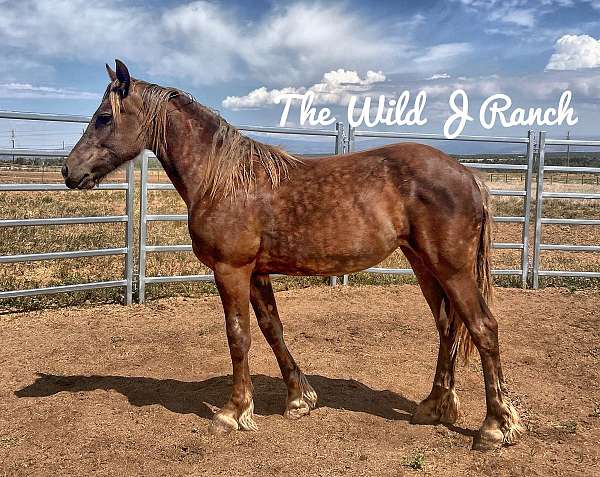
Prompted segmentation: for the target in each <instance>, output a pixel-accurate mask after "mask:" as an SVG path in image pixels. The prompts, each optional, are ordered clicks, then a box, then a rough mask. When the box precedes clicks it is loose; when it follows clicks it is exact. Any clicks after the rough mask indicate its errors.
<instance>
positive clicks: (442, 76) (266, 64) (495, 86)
mask: <svg viewBox="0 0 600 477" xmlns="http://www.w3.org/2000/svg"><path fill="white" fill-rule="evenodd" d="M0 10H1V11H2V15H1V16H0V58H1V59H0V109H5V110H18V111H40V112H56V113H77V114H91V113H92V112H93V111H94V110H95V108H96V106H97V104H98V101H99V97H100V96H101V94H102V92H103V91H104V88H105V86H106V83H107V77H106V73H105V71H104V63H105V62H112V61H113V59H114V58H117V57H118V58H120V59H122V60H124V61H125V62H126V63H127V65H128V66H129V69H130V71H131V73H132V74H133V75H134V76H136V77H139V78H143V79H146V80H149V81H152V82H157V83H159V84H165V85H172V86H177V87H179V88H181V89H184V90H187V91H189V92H191V93H192V94H193V95H194V96H195V97H196V99H197V100H198V101H200V102H202V103H204V104H206V105H208V106H211V107H213V108H215V109H218V110H219V111H220V112H221V114H222V115H223V116H225V117H226V118H227V119H228V120H229V121H230V122H232V123H234V124H257V125H276V124H277V123H278V122H279V118H280V115H281V110H282V107H281V105H276V104H273V97H274V96H275V95H276V93H277V91H280V90H281V89H284V88H289V90H292V91H300V92H302V91H306V90H308V89H310V90H313V91H317V92H319V94H320V99H319V104H320V105H322V106H328V107H330V108H332V109H333V110H334V112H335V113H336V115H337V116H338V117H340V118H341V119H345V118H344V116H345V105H346V103H347V98H348V96H349V95H350V94H358V95H366V94H368V95H372V96H378V95H379V94H385V95H387V96H389V97H394V96H397V95H398V94H399V93H400V92H402V91H403V90H405V89H408V90H410V91H411V92H416V91H418V90H420V89H425V90H426V91H427V92H428V104H427V108H426V113H425V115H426V116H427V117H428V118H429V122H428V124H427V125H426V126H423V127H420V128H418V131H419V132H436V133H441V130H442V123H443V121H444V120H445V118H446V117H447V116H448V115H449V114H450V111H449V108H448V104H447V101H448V97H449V94H450V93H451V91H452V90H454V89H456V88H463V89H465V90H466V91H467V93H468V94H469V98H470V99H471V101H472V103H473V111H476V108H477V106H478V104H479V102H481V100H482V99H483V98H485V97H487V96H488V95H490V94H493V93H506V94H508V95H510V96H511V97H512V99H513V101H514V102H515V103H516V104H517V105H521V106H525V107H530V106H542V107H547V106H551V105H554V104H556V103H557V101H558V97H559V96H560V93H561V92H562V91H563V90H564V89H567V88H569V89H571V90H572V91H573V96H574V107H575V110H576V112H577V114H578V116H579V118H580V120H579V124H578V125H576V126H574V127H573V128H571V129H572V131H573V133H574V134H575V135H577V136H580V137H597V136H600V131H598V124H599V123H600V121H599V119H600V110H599V104H600V102H599V100H598V99H599V98H600V40H599V39H600V0H535V1H523V0H508V1H497V0H450V1H444V2H441V1H434V0H425V1H418V2H410V1H383V0H379V1H370V2H367V1H345V2H335V1H327V2H325V1H320V2H319V1H316V2H315V1H298V2H281V1H280V2H278V1H268V0H259V1H250V0H238V1H228V2H217V1H212V2H208V1H196V2H188V1H167V2H161V1H157V0H150V1H134V2H126V1H122V0H103V1H102V0H100V1H95V2H89V1H86V0H70V1H67V0H18V1H17V0H0ZM369 71H371V72H372V73H371V77H370V78H371V80H369V79H367V78H368V74H369V73H368V72H369ZM274 90H275V91H274ZM253 92H254V93H253ZM227 98H229V99H227ZM296 123H297V115H294V114H292V115H290V125H295V124H296ZM52 127H55V126H52ZM52 127H51V125H39V124H32V123H28V124H24V123H18V124H17V123H15V124H13V123H12V122H9V121H2V122H0V144H1V146H0V147H6V146H7V145H8V141H9V139H10V138H9V130H10V129H11V128H15V130H16V135H17V145H20V146H28V145H44V146H52V145H53V144H56V145H57V146H58V145H60V144H61V142H62V140H66V142H67V143H70V142H73V141H74V140H75V138H76V134H77V133H78V132H79V131H80V129H81V128H80V127H79V126H77V127H75V126H74V127H65V126H61V127H60V128H59V129H52ZM409 129H410V128H404V131H408V130H409ZM525 129H527V128H522V127H514V128H510V129H500V128H496V129H494V130H493V131H491V132H490V131H484V130H482V129H481V127H480V126H479V125H478V124H477V123H473V124H470V125H469V126H468V127H467V129H466V130H465V132H466V133H470V134H482V133H484V134H486V133H487V134H490V133H494V134H502V135H519V134H523V132H524V130H525ZM545 129H549V130H551V131H553V132H554V133H555V134H556V135H558V134H564V133H565V132H566V128H564V127H562V128H560V127H557V128H555V129H553V128H545ZM411 130H416V128H412V129H411ZM36 132H38V134H37V135H36Z"/></svg>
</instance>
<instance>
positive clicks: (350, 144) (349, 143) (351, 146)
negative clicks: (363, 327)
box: [342, 125, 354, 285]
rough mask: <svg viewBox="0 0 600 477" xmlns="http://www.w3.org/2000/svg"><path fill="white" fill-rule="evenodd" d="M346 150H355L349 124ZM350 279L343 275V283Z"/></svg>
mask: <svg viewBox="0 0 600 477" xmlns="http://www.w3.org/2000/svg"><path fill="white" fill-rule="evenodd" d="M346 140H347V143H346V152H347V153H351V152H354V128H353V127H352V126H350V125H348V138H347V139H346ZM349 281H350V277H349V275H344V276H343V277H342V285H348V283H349Z"/></svg>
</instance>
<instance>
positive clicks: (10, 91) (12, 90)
mask: <svg viewBox="0 0 600 477" xmlns="http://www.w3.org/2000/svg"><path fill="white" fill-rule="evenodd" d="M0 98H11V99H15V98H51V99H98V93H89V92H86V91H76V90H73V89H69V88H52V87H48V86H34V85H31V84H29V83H0Z"/></svg>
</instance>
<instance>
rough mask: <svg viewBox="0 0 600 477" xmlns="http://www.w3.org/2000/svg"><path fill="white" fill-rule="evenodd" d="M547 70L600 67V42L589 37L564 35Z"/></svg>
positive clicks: (559, 40) (555, 46) (557, 43)
mask: <svg viewBox="0 0 600 477" xmlns="http://www.w3.org/2000/svg"><path fill="white" fill-rule="evenodd" d="M554 51H555V52H554V54H553V55H552V56H551V57H550V61H548V64H547V65H546V69H547V70H577V69H582V68H597V67H600V40H596V39H595V38H592V37H591V36H589V35H563V36H562V37H560V38H559V39H558V40H557V42H556V44H555V45H554Z"/></svg>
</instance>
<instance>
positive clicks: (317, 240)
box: [257, 224, 402, 275]
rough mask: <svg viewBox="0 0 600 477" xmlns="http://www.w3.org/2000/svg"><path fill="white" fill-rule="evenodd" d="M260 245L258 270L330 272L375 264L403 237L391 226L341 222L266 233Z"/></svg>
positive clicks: (293, 273) (361, 268)
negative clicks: (330, 225) (334, 225)
mask: <svg viewBox="0 0 600 477" xmlns="http://www.w3.org/2000/svg"><path fill="white" fill-rule="evenodd" d="M371 225H375V224H371ZM282 232H283V231H282ZM263 244H264V245H265V247H264V248H263V249H262V250H261V253H260V255H259V257H258V260H257V269H258V270H259V271H263V272H269V273H283V274H288V275H330V274H335V273H350V272H355V271H359V270H364V269H365V268H369V267H371V266H373V265H376V264H377V263H379V262H381V261H382V260H384V259H385V258H386V257H387V256H388V255H390V254H391V253H392V252H393V251H394V250H395V249H396V248H398V246H399V245H401V244H402V239H401V238H400V237H399V236H398V234H397V231H396V230H394V229H393V228H391V227H385V226H380V227H372V228H365V227H361V226H357V224H354V226H352V225H351V224H344V226H338V227H333V228H319V229H316V228H314V229H309V230H307V231H303V230H288V231H286V232H284V233H272V234H266V237H265V239H264V240H263Z"/></svg>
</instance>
